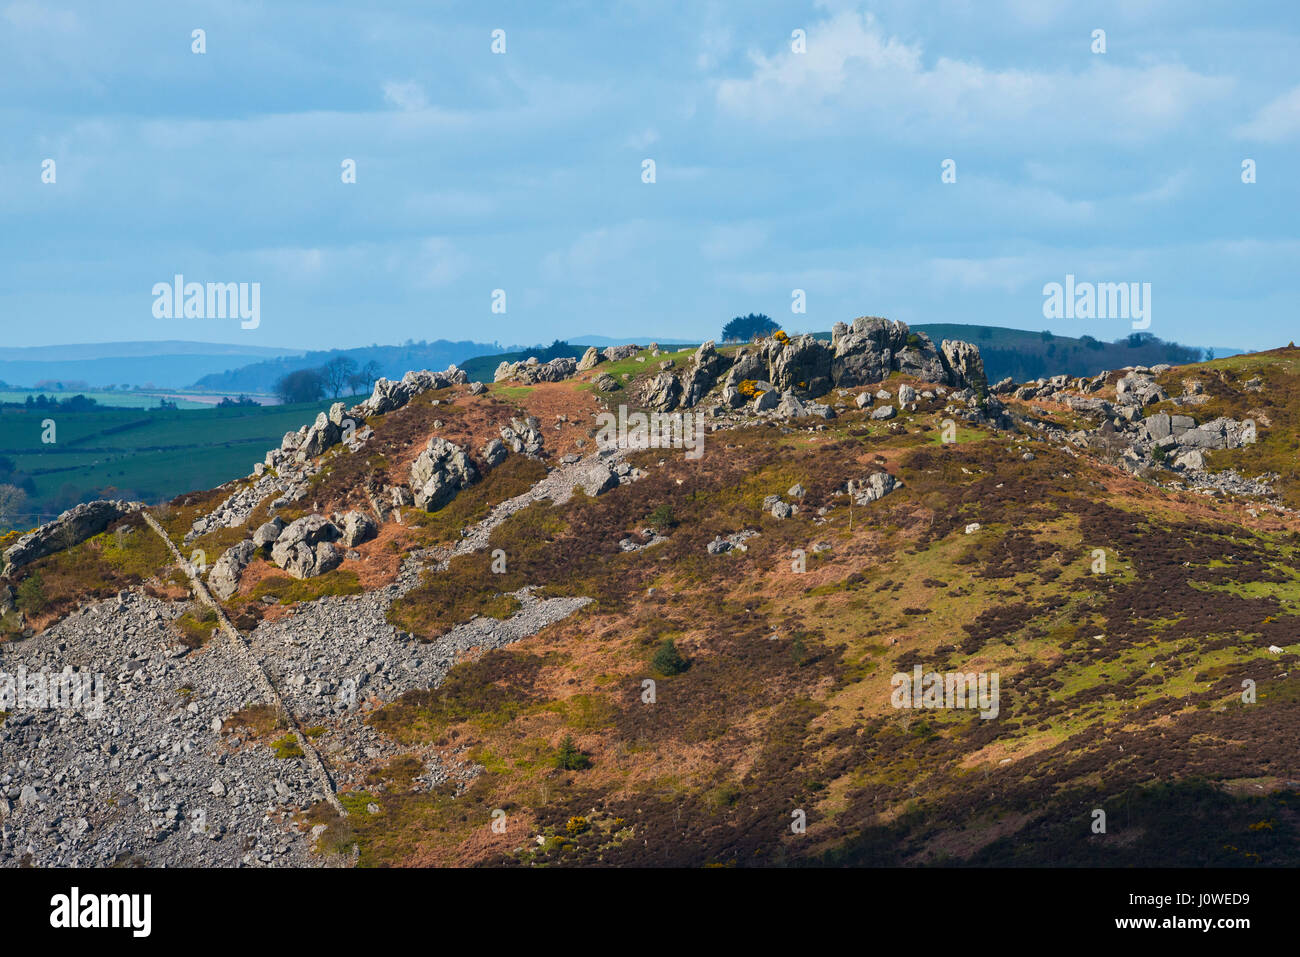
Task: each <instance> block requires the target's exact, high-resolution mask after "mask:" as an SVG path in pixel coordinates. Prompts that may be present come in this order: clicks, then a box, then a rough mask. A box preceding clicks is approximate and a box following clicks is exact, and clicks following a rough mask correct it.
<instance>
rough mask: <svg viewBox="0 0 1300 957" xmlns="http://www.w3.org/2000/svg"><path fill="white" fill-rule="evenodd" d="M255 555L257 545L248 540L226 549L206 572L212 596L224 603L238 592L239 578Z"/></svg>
mask: <svg viewBox="0 0 1300 957" xmlns="http://www.w3.org/2000/svg"><path fill="white" fill-rule="evenodd" d="M256 554H257V545H256V544H255V543H254V542H253V541H252V540H250V539H244V540H243V541H242V542H238V543H236V544H234V545H232V546H230V548H227V549H226V550H225V552H223V553H222V555H221V557H220V558H218V559H217V560H216V563H215V564H213V566H212V570H211V571H209V572H208V588H209V589H210V590H211V592H212V594H214V595H216V596H217V598H219V599H220V600H221V601H225V600H226V599H227V598H229V597H230V596H231V595H233V594H234V593H235V592H236V591H238V590H239V579H240V576H242V575H243V574H244V569H245V568H247V567H248V563H249V562H251V561H252V560H253V556H254V555H256Z"/></svg>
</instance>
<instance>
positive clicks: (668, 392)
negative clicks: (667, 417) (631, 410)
mask: <svg viewBox="0 0 1300 957" xmlns="http://www.w3.org/2000/svg"><path fill="white" fill-rule="evenodd" d="M681 398H682V382H681V380H680V379H678V378H677V376H675V375H673V374H672V373H671V372H660V373H659V374H658V375H656V376H655V377H654V378H653V379H651V380H650V381H649V382H647V383H646V384H645V386H644V387H643V388H642V390H641V401H642V403H644V405H645V406H646V408H648V409H653V410H655V411H656V412H671V411H672V410H673V409H675V408H677V405H678V403H679V402H680V401H681Z"/></svg>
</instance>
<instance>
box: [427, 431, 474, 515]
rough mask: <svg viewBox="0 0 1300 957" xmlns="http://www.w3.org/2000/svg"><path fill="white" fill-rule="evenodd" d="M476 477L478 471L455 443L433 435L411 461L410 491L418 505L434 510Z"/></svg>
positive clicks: (448, 500) (443, 504)
mask: <svg viewBox="0 0 1300 957" xmlns="http://www.w3.org/2000/svg"><path fill="white" fill-rule="evenodd" d="M477 480H478V472H477V471H476V470H475V468H474V465H473V463H471V462H470V460H469V456H468V455H466V454H465V450H464V449H462V448H461V447H460V446H459V445H456V444H454V443H452V442H448V441H447V440H446V439H444V438H442V437H440V436H435V437H434V438H431V439H429V443H428V445H426V446H425V449H424V451H422V452H421V453H420V454H419V455H418V456H416V458H415V461H414V462H412V463H411V494H412V497H413V498H414V501H415V504H416V506H417V507H418V508H423V509H425V510H427V511H430V512H436V511H437V510H438V509H440V508H442V507H443V506H445V505H446V504H447V503H448V502H450V501H451V500H452V499H453V498H455V497H456V493H457V492H459V491H460V490H461V489H462V488H465V487H466V486H468V485H470V484H471V483H473V482H475V481H477Z"/></svg>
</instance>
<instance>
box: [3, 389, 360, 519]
mask: <svg viewBox="0 0 1300 957" xmlns="http://www.w3.org/2000/svg"><path fill="white" fill-rule="evenodd" d="M331 401H332V400H329V399H325V400H321V401H319V402H308V403H302V404H298V405H277V406H256V407H243V408H226V409H217V408H212V407H207V408H196V409H174V410H172V409H167V410H159V409H130V408H112V409H101V410H96V411H93V412H50V411H49V410H30V411H29V410H27V409H16V408H3V409H0V459H3V460H5V461H0V466H3V468H4V469H5V470H10V469H11V470H12V472H11V474H9V475H7V476H5V475H0V482H10V483H13V484H19V485H25V486H26V487H27V490H28V493H29V499H28V502H27V506H26V509H25V513H24V514H20V515H19V516H17V517H16V518H14V519H13V520H11V521H9V522H7V523H6V527H30V526H32V525H35V524H39V523H40V522H44V521H48V520H49V519H50V518H52V517H54V516H55V515H57V514H58V513H59V512H61V511H62V510H64V509H66V508H69V507H71V506H72V505H75V504H76V503H77V502H81V501H87V500H89V499H93V498H101V497H124V498H131V499H142V500H144V501H147V502H157V501H162V500H164V499H170V498H172V497H174V496H176V495H179V494H180V493H182V492H188V491H193V490H196V489H206V488H211V487H213V486H215V485H220V484H221V483H222V482H226V481H228V480H230V479H233V478H238V477H241V476H244V475H247V474H248V473H249V472H250V471H252V468H253V466H254V464H255V463H257V462H260V461H261V460H262V458H263V457H264V456H265V454H266V451H267V449H270V448H272V447H274V446H278V445H279V444H280V440H281V438H283V436H284V433H285V432H290V431H294V430H296V429H297V428H298V427H299V426H301V425H303V424H304V423H307V422H310V421H311V420H312V419H313V418H315V416H316V414H317V413H318V412H321V411H324V410H326V409H328V408H329V406H330V404H331ZM349 401H350V400H349ZM46 419H52V420H53V422H54V426H55V435H54V438H55V441H54V442H52V443H49V444H45V443H43V442H42V441H41V439H42V432H43V429H44V425H43V423H44V422H45V420H46Z"/></svg>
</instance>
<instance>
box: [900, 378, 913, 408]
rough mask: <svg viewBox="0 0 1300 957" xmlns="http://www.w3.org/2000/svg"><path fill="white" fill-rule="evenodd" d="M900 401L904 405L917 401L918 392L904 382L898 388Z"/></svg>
mask: <svg viewBox="0 0 1300 957" xmlns="http://www.w3.org/2000/svg"><path fill="white" fill-rule="evenodd" d="M898 401H899V403H900V404H902V405H907V404H908V403H910V402H915V401H916V390H915V389H914V388H912V387H911V386H910V385H908V384H907V383H906V382H904V383H903V384H902V385H900V386H899V387H898Z"/></svg>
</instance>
